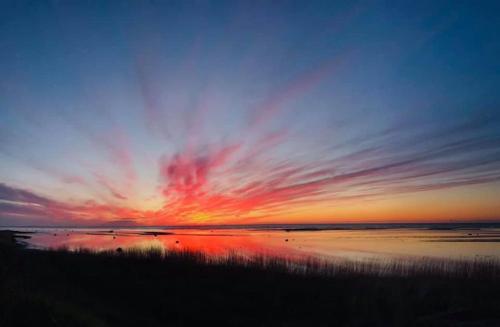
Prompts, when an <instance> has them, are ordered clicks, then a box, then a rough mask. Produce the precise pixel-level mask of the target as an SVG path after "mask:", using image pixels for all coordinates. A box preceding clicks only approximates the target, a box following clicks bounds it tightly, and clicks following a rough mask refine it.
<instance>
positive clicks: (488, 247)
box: [28, 228, 500, 259]
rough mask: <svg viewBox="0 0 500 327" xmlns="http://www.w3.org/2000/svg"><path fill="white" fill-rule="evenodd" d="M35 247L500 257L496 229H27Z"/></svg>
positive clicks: (353, 256)
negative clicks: (158, 248)
mask: <svg viewBox="0 0 500 327" xmlns="http://www.w3.org/2000/svg"><path fill="white" fill-rule="evenodd" d="M31 231H34V232H35V233H34V234H32V238H31V239H29V240H28V244H29V246H30V247H33V248H59V247H65V248H68V249H71V250H74V249H78V248H91V249H96V250H103V249H116V248H118V247H122V248H127V247H150V246H160V247H163V248H165V249H168V250H192V251H202V252H205V253H207V254H210V255H224V254H228V253H230V252H236V253H239V254H243V255H274V256H287V257H294V256H314V257H321V258H339V257H341V258H349V259H365V258H373V257H377V258H384V257H398V256H406V257H407V256H430V257H442V258H477V257H481V258H486V257H497V258H500V229H496V228H491V229H469V230H426V229H377V230H318V231H311V230H304V231H285V230H246V229H230V230H228V229H220V230H218V229H214V230H197V229H186V230H183V229H176V230H160V229H116V230H112V231H111V230H102V229H73V230H69V229H31Z"/></svg>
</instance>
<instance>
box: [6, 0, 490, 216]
mask: <svg viewBox="0 0 500 327" xmlns="http://www.w3.org/2000/svg"><path fill="white" fill-rule="evenodd" d="M498 12H500V3H499V2H498V1H492V2H488V1H476V2H473V1H394V2H393V1H359V2H354V1H345V2H336V1H273V2H269V1H262V2H259V1H228V2H224V1H177V2H176V1H2V2H1V4H0V73H1V74H0V76H1V77H0V115H1V116H0V118H1V119H0V183H1V184H0V186H1V188H0V223H4V224H24V223H25V224H31V223H40V224H46V223H60V222H61V221H71V222H75V223H90V222H93V221H102V220H110V219H111V220H112V219H123V218H131V219H134V220H136V221H137V222H138V223H141V224H150V223H151V224H152V223H183V222H231V223H233V222H234V223H238V222H277V221H280V222H282V221H285V222H288V221H301V222H317V221H322V222H324V221H329V222H330V221H332V222H336V221H359V220H363V221H367V220H370V221H371V220H377V221H387V220H391V221H392V220H426V221H428V220H431V221H433V220H443V219H447V220H450V219H451V220H453V219H459V220H464V219H465V220H480V219H495V218H498V217H500V205H499V204H498V203H497V202H498V201H497V197H498V195H499V194H500V183H499V179H500V95H499V92H498V90H499V89H500V74H499V72H500V63H499V60H498V58H500V42H499V41H498V39H499V38H498V33H499V32H500V20H499V18H498ZM23 192H26V193H23ZM19 194H25V196H19ZM28 199H29V200H28ZM34 199H43V200H34ZM40 201H41V202H40ZM436 203H437V204H436ZM430 207H433V208H434V209H429V208H430ZM420 208H426V209H422V210H421V211H418V210H419V209H420Z"/></svg>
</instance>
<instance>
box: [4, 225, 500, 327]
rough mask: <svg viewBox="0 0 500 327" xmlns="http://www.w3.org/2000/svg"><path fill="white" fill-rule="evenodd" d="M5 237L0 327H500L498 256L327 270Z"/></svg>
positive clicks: (293, 262)
mask: <svg viewBox="0 0 500 327" xmlns="http://www.w3.org/2000/svg"><path fill="white" fill-rule="evenodd" d="M12 240H13V239H12V234H11V233H6V232H4V233H3V234H2V233H1V232H0V277H1V279H0V280H1V281H0V326H191V325H202V324H203V325H207V324H215V325H217V326H499V325H500V310H498V308H500V282H499V279H498V277H500V264H499V262H498V261H497V260H491V261H485V260H480V261H473V262H470V261H451V260H450V261H446V260H436V259H421V260H417V261H414V260H404V259H401V260H393V261H387V262H377V261H374V262H350V261H340V260H339V261H338V262H337V263H333V264H332V263H327V262H323V261H320V260H312V259H303V260H300V259H287V258H270V257H264V256H261V257H245V256H240V255H238V254H230V255H227V256H219V257H212V256H207V255H204V254H203V253H193V252H179V251H172V252H170V251H167V252H165V251H164V250H163V249H160V248H148V249H138V248H133V249H122V251H121V252H118V251H104V252H95V251H90V250H85V249H82V250H78V251H74V252H70V251H67V250H64V249H60V250H57V251H36V250H27V249H22V248H20V247H19V246H16V245H15V243H14V242H13V241H12Z"/></svg>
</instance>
